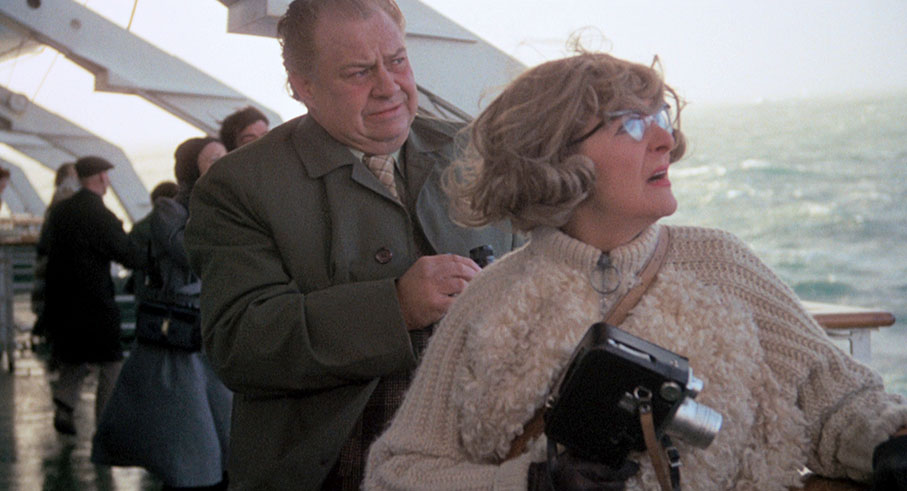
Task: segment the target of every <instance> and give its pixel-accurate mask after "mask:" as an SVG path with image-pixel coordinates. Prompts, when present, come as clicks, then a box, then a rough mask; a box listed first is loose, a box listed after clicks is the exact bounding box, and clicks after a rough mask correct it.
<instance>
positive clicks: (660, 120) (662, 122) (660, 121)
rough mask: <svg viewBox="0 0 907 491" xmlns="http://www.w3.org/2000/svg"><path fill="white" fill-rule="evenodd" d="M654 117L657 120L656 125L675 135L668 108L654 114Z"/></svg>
mask: <svg viewBox="0 0 907 491" xmlns="http://www.w3.org/2000/svg"><path fill="white" fill-rule="evenodd" d="M652 117H654V118H655V124H657V125H658V126H661V128H662V129H663V130H665V131H667V132H668V133H670V134H672V135H673V134H674V128H673V127H672V126H671V114H670V113H669V112H668V108H663V109H662V110H661V111H658V112H657V113H655V114H653V115H652Z"/></svg>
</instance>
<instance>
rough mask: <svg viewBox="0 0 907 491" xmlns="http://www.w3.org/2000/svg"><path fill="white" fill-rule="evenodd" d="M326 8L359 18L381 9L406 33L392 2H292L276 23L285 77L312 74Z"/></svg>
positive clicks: (321, 0)
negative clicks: (319, 23)
mask: <svg viewBox="0 0 907 491" xmlns="http://www.w3.org/2000/svg"><path fill="white" fill-rule="evenodd" d="M328 9H330V10H332V11H335V12H342V13H344V14H346V15H349V16H351V17H352V16H358V17H360V18H362V19H366V18H368V17H369V16H371V15H372V14H373V13H374V12H376V11H379V10H381V11H384V12H385V13H386V14H387V15H388V16H390V18H391V19H392V20H393V21H394V22H395V23H396V24H397V26H399V27H400V32H404V31H405V30H406V18H405V17H403V12H402V11H401V10H400V7H398V6H397V3H396V2H395V1H394V0H294V1H293V3H291V4H290V6H289V7H288V8H287V11H286V13H285V14H284V15H283V17H281V19H280V21H279V22H278V23H277V39H278V40H280V46H281V47H282V49H283V66H284V68H286V70H287V74H290V73H298V74H302V75H308V74H310V73H312V70H313V68H314V64H315V59H316V53H317V51H316V49H317V47H316V46H315V27H316V26H317V25H318V20H319V18H320V17H321V15H323V13H324V12H325V11H326V10H328ZM293 96H294V97H296V94H293ZM297 98H298V97H297Z"/></svg>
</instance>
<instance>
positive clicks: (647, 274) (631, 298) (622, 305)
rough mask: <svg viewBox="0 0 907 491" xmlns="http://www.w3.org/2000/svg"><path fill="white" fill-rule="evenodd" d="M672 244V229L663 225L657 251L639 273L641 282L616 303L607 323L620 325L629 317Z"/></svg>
mask: <svg viewBox="0 0 907 491" xmlns="http://www.w3.org/2000/svg"><path fill="white" fill-rule="evenodd" d="M670 244H671V230H670V229H669V228H667V227H661V230H660V231H659V234H658V243H656V244H655V251H654V252H652V255H651V256H649V259H648V260H647V261H646V264H645V265H644V266H643V267H642V271H640V273H639V283H637V284H636V286H634V287H633V288H630V290H629V291H628V292H627V293H626V294H625V295H624V296H623V297H621V299H620V300H618V301H617V302H615V303H614V306H613V307H611V310H609V311H608V313H607V314H606V315H605V324H610V325H612V326H619V325H620V323H621V322H623V321H624V319H626V318H627V314H629V313H630V311H631V310H633V307H635V306H636V304H637V303H639V299H640V298H642V296H643V294H644V293H646V290H648V289H649V285H651V284H652V280H654V279H655V275H657V274H658V270H659V269H661V265H662V264H664V261H665V258H666V257H667V255H668V246H669V245H670Z"/></svg>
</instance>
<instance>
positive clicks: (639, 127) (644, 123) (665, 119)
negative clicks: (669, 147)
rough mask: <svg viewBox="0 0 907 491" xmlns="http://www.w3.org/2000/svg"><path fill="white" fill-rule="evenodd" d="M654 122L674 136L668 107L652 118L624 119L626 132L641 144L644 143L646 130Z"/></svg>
mask: <svg viewBox="0 0 907 491" xmlns="http://www.w3.org/2000/svg"><path fill="white" fill-rule="evenodd" d="M652 122H655V124H657V125H658V126H660V127H661V128H662V129H663V130H665V131H667V132H668V133H670V134H672V135H673V134H674V128H673V127H672V126H671V114H670V113H669V112H668V108H667V107H665V108H662V109H661V110H660V111H658V112H657V113H655V114H652V115H650V116H642V115H639V114H630V115H628V116H627V117H626V118H624V123H623V125H624V131H626V132H627V134H628V135H630V136H631V137H632V138H633V139H634V140H636V141H638V142H639V141H642V139H643V137H644V136H645V135H646V129H647V128H648V127H649V124H651V123H652Z"/></svg>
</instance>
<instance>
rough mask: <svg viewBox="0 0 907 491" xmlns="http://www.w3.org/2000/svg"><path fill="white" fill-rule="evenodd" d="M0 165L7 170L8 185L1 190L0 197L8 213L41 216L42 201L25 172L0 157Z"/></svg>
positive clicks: (43, 207) (42, 212)
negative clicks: (0, 195)
mask: <svg viewBox="0 0 907 491" xmlns="http://www.w3.org/2000/svg"><path fill="white" fill-rule="evenodd" d="M0 166H3V167H4V168H5V169H6V170H8V171H9V186H7V187H6V189H4V190H3V194H2V197H0V198H2V199H3V202H4V203H6V206H8V207H9V211H10V213H12V214H14V215H19V214H28V215H34V216H38V217H40V216H43V215H44V209H45V205H44V201H42V200H41V197H40V196H38V192H37V191H35V188H34V186H32V185H31V182H30V181H29V180H28V176H26V175H25V172H22V169H21V168H20V167H19V166H18V165H16V164H14V163H12V162H9V161H8V160H4V159H0Z"/></svg>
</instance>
